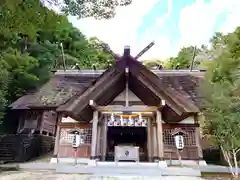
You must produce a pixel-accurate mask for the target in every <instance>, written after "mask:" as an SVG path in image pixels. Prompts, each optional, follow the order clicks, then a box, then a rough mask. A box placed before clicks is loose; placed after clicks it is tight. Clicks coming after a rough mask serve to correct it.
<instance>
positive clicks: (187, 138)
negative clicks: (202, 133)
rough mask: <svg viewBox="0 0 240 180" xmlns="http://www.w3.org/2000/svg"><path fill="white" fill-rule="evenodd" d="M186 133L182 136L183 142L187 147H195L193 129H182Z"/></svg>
mask: <svg viewBox="0 0 240 180" xmlns="http://www.w3.org/2000/svg"><path fill="white" fill-rule="evenodd" d="M184 130H185V131H186V132H187V135H184V136H183V137H184V142H185V144H186V145H187V146H193V145H196V139H195V129H184Z"/></svg>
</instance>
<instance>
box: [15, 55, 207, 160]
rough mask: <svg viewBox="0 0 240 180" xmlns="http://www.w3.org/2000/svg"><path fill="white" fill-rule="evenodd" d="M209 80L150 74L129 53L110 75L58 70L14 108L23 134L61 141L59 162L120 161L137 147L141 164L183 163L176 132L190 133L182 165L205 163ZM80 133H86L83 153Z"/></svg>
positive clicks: (191, 74)
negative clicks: (204, 105)
mask: <svg viewBox="0 0 240 180" xmlns="http://www.w3.org/2000/svg"><path fill="white" fill-rule="evenodd" d="M203 77H204V72H201V71H198V70H193V71H189V70H150V69H148V68H146V67H145V66H144V65H143V64H142V63H141V62H140V61H138V60H136V59H135V58H133V57H132V56H130V54H124V55H123V56H122V57H121V58H119V59H118V60H117V61H116V62H115V64H114V65H113V66H112V67H110V68H109V69H107V70H66V71H64V70H58V71H56V72H55V73H54V74H53V75H52V77H51V79H50V80H49V81H48V82H47V83H46V84H45V85H44V86H43V87H42V88H41V89H40V90H39V91H37V92H35V93H32V94H28V95H25V96H23V97H21V98H20V99H18V100H17V101H16V102H14V103H13V104H12V105H11V108H12V111H14V112H16V114H17V115H18V116H19V125H18V132H17V133H22V132H25V131H27V130H29V131H28V132H30V133H33V134H34V133H39V134H45V135H50V136H55V137H56V138H55V146H54V157H57V158H72V157H74V156H75V155H76V157H77V158H84V159H95V160H98V161H114V160H116V156H117V153H120V151H121V147H132V148H137V154H135V155H136V156H137V158H139V161H140V162H154V161H165V160H170V159H171V160H174V159H175V160H176V159H178V152H177V149H176V146H175V142H174V138H173V133H174V132H175V131H182V132H185V133H184V134H183V138H184V148H183V150H181V151H180V152H179V153H180V155H181V158H182V160H192V161H196V162H198V161H201V160H202V158H203V153H202V147H201V140H200V139H201V138H200V128H199V122H200V121H201V118H202V115H201V113H200V110H199V105H200V101H201V97H200V96H199V93H198V88H199V84H200V83H201V81H202V80H203ZM73 130H75V131H78V133H79V135H80V145H79V147H78V148H77V150H76V152H75V151H74V148H72V141H73V137H74V135H73V134H72V133H71V132H72V131H73ZM117 147H118V148H120V149H119V152H116V150H117V149H116V148H117ZM128 153H129V152H128ZM130 153H131V152H130ZM125 155H126V156H127V155H128V154H126V153H125ZM119 158H120V157H119ZM133 160H134V159H133Z"/></svg>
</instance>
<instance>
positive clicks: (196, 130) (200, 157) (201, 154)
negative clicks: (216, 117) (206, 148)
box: [195, 127, 203, 160]
mask: <svg viewBox="0 0 240 180" xmlns="http://www.w3.org/2000/svg"><path fill="white" fill-rule="evenodd" d="M195 138H196V146H197V148H198V158H199V160H203V152H202V146H201V137H200V128H199V127H196V129H195Z"/></svg>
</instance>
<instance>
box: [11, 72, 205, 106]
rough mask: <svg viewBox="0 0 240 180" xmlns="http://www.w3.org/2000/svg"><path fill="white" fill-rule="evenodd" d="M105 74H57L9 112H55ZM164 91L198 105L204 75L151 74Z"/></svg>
mask: <svg viewBox="0 0 240 180" xmlns="http://www.w3.org/2000/svg"><path fill="white" fill-rule="evenodd" d="M103 72H104V70H96V71H94V70H81V71H78V70H67V71H65V72H64V71H57V72H56V73H55V74H54V75H53V76H52V78H51V79H50V80H49V82H48V83H46V84H45V85H44V86H43V87H42V88H41V89H40V90H39V91H37V92H36V93H34V94H30V95H25V96H23V97H21V98H19V99H18V100H17V101H15V102H14V103H12V104H11V105H10V107H11V108H12V109H31V108H57V107H58V106H59V105H62V104H64V103H66V102H67V101H68V100H69V99H71V98H72V97H74V96H78V95H80V94H82V93H83V92H84V91H85V90H86V89H87V88H88V87H90V86H91V85H92V84H93V83H94V81H95V80H96V79H97V77H99V76H100V75H101V74H102V73H103ZM153 73H155V74H156V75H157V76H158V77H159V79H160V81H161V82H162V83H163V84H164V87H166V88H170V89H173V90H175V92H176V93H178V94H179V95H180V96H182V97H184V98H186V99H188V100H189V101H191V102H192V103H193V104H194V105H198V103H199V99H201V97H200V96H199V94H198V86H199V82H200V80H201V79H202V78H203V74H204V72H200V71H192V72H189V70H154V71H153Z"/></svg>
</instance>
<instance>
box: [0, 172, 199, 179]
mask: <svg viewBox="0 0 240 180" xmlns="http://www.w3.org/2000/svg"><path fill="white" fill-rule="evenodd" d="M158 179H161V180H203V179H202V178H194V177H182V176H178V177H170V176H168V177H129V176H123V177H97V178H96V177H91V176H89V175H79V174H55V173H54V172H51V171H37V172H34V171H18V172H15V171H8V172H2V173H1V174H0V180H158Z"/></svg>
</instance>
